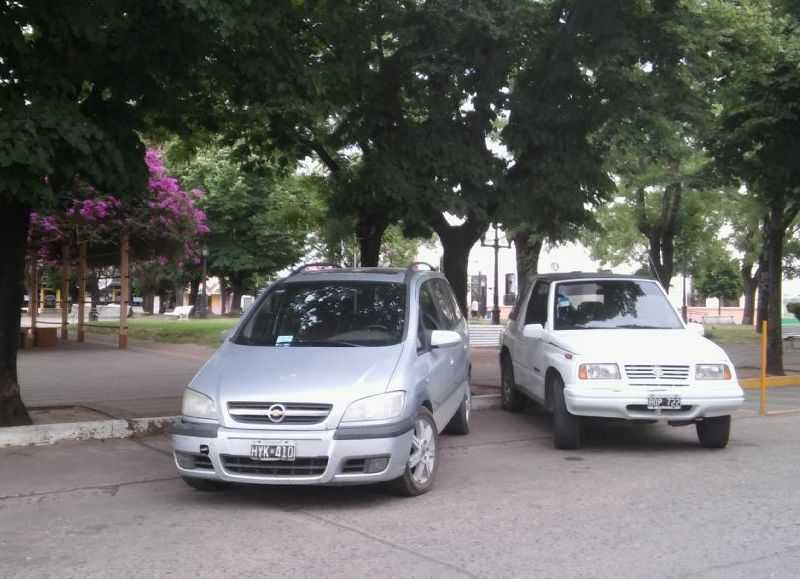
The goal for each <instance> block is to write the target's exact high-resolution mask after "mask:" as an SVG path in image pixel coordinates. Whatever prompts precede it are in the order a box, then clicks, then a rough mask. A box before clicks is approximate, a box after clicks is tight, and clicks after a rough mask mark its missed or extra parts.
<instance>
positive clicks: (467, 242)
mask: <svg viewBox="0 0 800 579" xmlns="http://www.w3.org/2000/svg"><path fill="white" fill-rule="evenodd" d="M488 226H489V224H488V223H477V222H476V219H475V218H473V217H470V218H468V219H467V220H466V221H465V222H464V223H463V224H461V225H458V226H454V225H450V224H449V223H447V220H446V219H445V218H444V216H443V215H440V216H439V219H436V220H435V221H434V222H433V223H431V227H433V229H434V231H436V234H437V235H438V236H439V241H441V243H442V250H443V255H442V267H443V268H444V276H445V277H446V278H447V281H448V282H450V286H451V287H452V288H453V293H455V295H456V299H457V300H458V305H459V306H460V307H461V311H462V312H463V313H464V316H465V317H467V318H468V317H469V302H468V301H467V297H468V296H467V286H468V284H467V268H468V265H469V253H470V251H472V246H473V245H475V242H476V241H478V240H479V239H480V237H481V233H483V232H484V231H486V228H487V227H488ZM495 291H497V288H495Z"/></svg>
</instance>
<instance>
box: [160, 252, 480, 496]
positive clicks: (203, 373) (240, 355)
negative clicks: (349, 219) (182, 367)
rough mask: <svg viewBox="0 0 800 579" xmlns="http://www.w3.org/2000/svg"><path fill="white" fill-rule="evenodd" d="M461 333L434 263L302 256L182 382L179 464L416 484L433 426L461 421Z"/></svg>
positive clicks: (434, 461)
mask: <svg viewBox="0 0 800 579" xmlns="http://www.w3.org/2000/svg"><path fill="white" fill-rule="evenodd" d="M431 269H432V268H431ZM468 344H469V336H468V334H467V324H466V321H465V320H464V317H463V316H462V314H461V311H460V310H459V308H458V305H457V303H456V300H455V298H454V296H453V293H452V290H451V289H450V285H449V284H448V283H447V280H446V279H445V278H444V276H443V275H442V274H441V273H438V272H435V271H419V270H418V267H417V266H416V264H415V265H414V267H409V268H408V269H406V270H402V269H380V268H364V269H338V268H337V269H314V268H312V267H308V266H306V267H305V268H301V269H300V270H298V271H296V272H294V273H293V274H292V275H290V276H288V277H287V278H286V279H283V280H281V281H278V282H276V283H275V284H273V285H271V286H270V287H269V289H267V291H266V292H265V293H264V294H263V295H262V296H261V297H260V298H259V299H258V301H257V302H256V303H255V305H253V306H252V307H251V308H250V310H249V311H248V313H247V315H246V317H245V318H244V319H243V320H242V321H241V323H240V324H239V326H238V328H237V329H236V330H235V331H234V332H233V334H232V335H231V336H230V337H229V338H228V339H226V340H225V342H224V343H223V344H222V346H221V347H220V349H219V350H217V352H216V353H215V354H214V355H213V356H212V357H211V359H210V360H209V361H208V362H207V363H206V365H205V366H203V368H201V369H200V371H199V372H198V373H197V375H196V376H195V377H194V379H193V380H192V382H191V383H190V384H189V387H188V388H187V389H186V393H185V395H184V399H183V420H182V421H181V422H180V423H179V424H176V425H175V427H174V428H173V431H172V432H173V435H172V443H173V449H174V454H175V464H176V465H177V468H178V472H179V473H180V474H181V475H182V476H183V478H184V480H185V481H186V482H187V484H189V485H190V486H192V487H194V488H196V489H198V490H213V489H216V488H219V487H220V486H221V485H222V484H224V483H227V482H239V483H256V484H354V483H376V482H383V481H391V482H392V485H393V486H394V488H395V489H396V490H397V491H398V492H399V493H401V494H405V495H418V494H421V493H424V492H425V491H427V490H428V489H430V488H431V485H432V484H433V481H434V477H435V475H436V470H437V468H438V465H439V460H438V458H439V444H438V435H439V432H441V431H442V430H443V429H445V427H448V431H449V432H453V433H455V434H467V432H468V431H469V418H470V401H471V399H470V389H469V382H468V376H469V357H468Z"/></svg>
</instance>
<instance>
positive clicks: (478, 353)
mask: <svg viewBox="0 0 800 579" xmlns="http://www.w3.org/2000/svg"><path fill="white" fill-rule="evenodd" d="M725 349H726V350H727V351H728V354H729V355H730V356H731V359H732V360H733V362H734V365H735V366H736V368H737V372H738V374H739V377H740V378H747V377H755V376H758V374H759V370H758V363H759V360H760V357H759V353H758V351H757V350H755V349H754V348H753V347H752V346H748V345H730V346H725ZM754 350H755V351H754ZM213 351H214V350H213V349H212V348H208V347H204V346H196V345H185V344H161V343H154V342H145V341H139V340H131V341H130V345H129V348H128V349H127V350H119V349H118V348H117V337H116V335H101V334H87V341H86V342H85V343H83V344H78V343H76V342H75V341H74V333H73V335H72V339H71V340H69V341H67V342H59V345H58V346H56V347H51V348H32V349H28V350H21V351H20V352H19V358H18V363H19V377H20V383H21V386H22V397H23V400H24V401H25V404H26V405H27V406H28V407H29V408H35V407H42V406H59V405H81V406H86V407H89V408H93V409H95V410H98V411H100V412H102V413H105V414H108V415H110V416H114V417H119V418H136V417H145V416H169V415H175V414H178V413H179V411H180V404H181V396H182V394H183V389H184V388H185V387H186V385H187V384H188V383H189V381H190V380H191V378H192V376H194V374H195V372H197V370H198V369H199V368H200V367H201V366H202V365H203V363H204V362H205V361H206V360H207V359H208V357H209V356H210V355H211V354H212V352H213ZM784 357H785V367H786V369H787V372H790V373H798V374H800V348H792V347H787V348H786V349H785V350H784ZM470 359H471V360H472V385H473V393H474V394H497V393H499V387H500V367H499V364H498V361H497V348H472V349H471V350H470ZM793 390H795V389H794V388H792V389H782V390H781V392H780V393H778V392H777V391H776V393H775V395H774V397H773V394H772V393H771V394H770V398H771V399H773V398H774V400H776V401H777V400H781V399H783V398H787V397H788V398H787V400H786V404H789V405H790V406H793V407H798V408H800V399H799V398H798V395H800V389H797V390H798V393H797V394H795V393H793V392H792V391H793ZM753 395H754V394H753V393H752V392H751V393H750V396H749V397H750V398H752V397H753ZM796 399H797V400H798V401H797V403H795V400H796Z"/></svg>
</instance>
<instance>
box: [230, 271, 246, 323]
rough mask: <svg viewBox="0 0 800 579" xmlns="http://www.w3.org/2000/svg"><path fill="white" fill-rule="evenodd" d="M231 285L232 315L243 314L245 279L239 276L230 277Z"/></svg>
mask: <svg viewBox="0 0 800 579" xmlns="http://www.w3.org/2000/svg"><path fill="white" fill-rule="evenodd" d="M230 284H231V314H237V315H238V314H241V313H242V296H243V295H244V292H245V277H244V276H239V275H231V276H230Z"/></svg>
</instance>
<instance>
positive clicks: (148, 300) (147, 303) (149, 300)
mask: <svg viewBox="0 0 800 579" xmlns="http://www.w3.org/2000/svg"><path fill="white" fill-rule="evenodd" d="M143 293H144V299H143V300H142V309H143V310H144V311H145V312H147V313H148V314H154V313H155V312H154V311H153V307H154V306H155V304H156V292H154V291H145V292H143ZM159 301H160V300H159Z"/></svg>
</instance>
